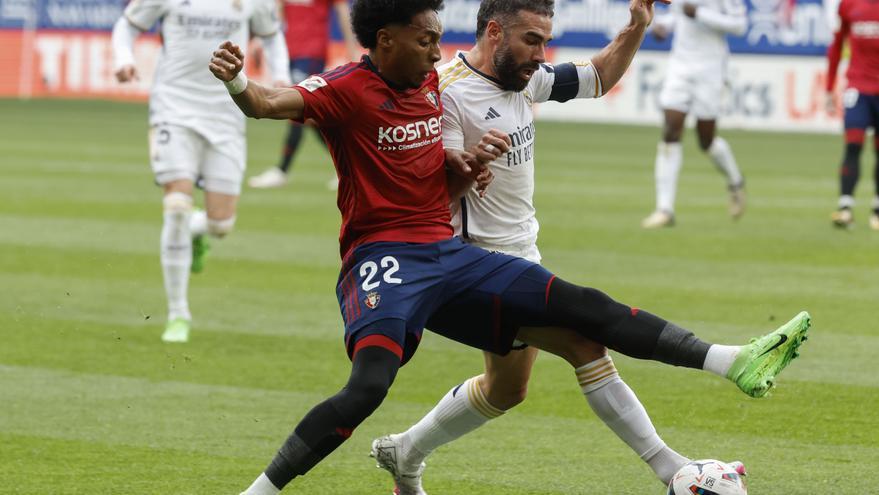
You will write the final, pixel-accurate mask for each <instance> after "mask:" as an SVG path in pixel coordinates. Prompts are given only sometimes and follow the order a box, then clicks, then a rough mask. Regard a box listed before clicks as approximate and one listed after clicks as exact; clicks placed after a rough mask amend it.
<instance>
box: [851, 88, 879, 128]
mask: <svg viewBox="0 0 879 495" xmlns="http://www.w3.org/2000/svg"><path fill="white" fill-rule="evenodd" d="M843 103H844V105H845V118H844V121H845V128H846V129H866V128H868V127H872V128H873V129H879V95H867V94H863V93H858V92H857V90H855V89H847V90H846V92H845V94H844V95H843Z"/></svg>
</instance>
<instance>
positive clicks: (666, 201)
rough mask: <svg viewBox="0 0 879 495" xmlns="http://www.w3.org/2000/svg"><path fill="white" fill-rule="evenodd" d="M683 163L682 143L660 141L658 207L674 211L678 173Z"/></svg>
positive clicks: (657, 162)
mask: <svg viewBox="0 0 879 495" xmlns="http://www.w3.org/2000/svg"><path fill="white" fill-rule="evenodd" d="M682 163H683V148H682V147H681V143H666V142H660V143H659V145H658V146H657V147H656V170H655V173H656V209H657V210H662V211H666V212H668V213H674V211H675V195H676V193H677V190H678V175H679V174H680V173H681V165H682Z"/></svg>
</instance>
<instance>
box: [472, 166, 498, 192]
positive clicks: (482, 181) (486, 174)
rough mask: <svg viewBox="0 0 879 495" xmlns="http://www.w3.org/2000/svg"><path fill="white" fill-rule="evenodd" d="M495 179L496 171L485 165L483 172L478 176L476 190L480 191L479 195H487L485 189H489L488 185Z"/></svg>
mask: <svg viewBox="0 0 879 495" xmlns="http://www.w3.org/2000/svg"><path fill="white" fill-rule="evenodd" d="M493 180H494V172H492V171H491V169H490V168H488V167H484V168H483V169H482V172H479V174H478V175H477V176H476V191H477V192H479V197H480V198H484V197H485V190H486V189H488V185H489V184H491V181H493Z"/></svg>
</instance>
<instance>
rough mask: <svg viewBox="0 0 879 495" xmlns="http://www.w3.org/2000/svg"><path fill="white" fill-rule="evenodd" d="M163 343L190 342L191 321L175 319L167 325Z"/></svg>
mask: <svg viewBox="0 0 879 495" xmlns="http://www.w3.org/2000/svg"><path fill="white" fill-rule="evenodd" d="M162 341H163V342H181V343H182V342H189V320H187V319H186V318H174V319H173V320H171V321H169V322H168V324H167V325H165V333H163V334H162Z"/></svg>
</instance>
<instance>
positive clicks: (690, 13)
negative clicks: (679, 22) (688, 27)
mask: <svg viewBox="0 0 879 495" xmlns="http://www.w3.org/2000/svg"><path fill="white" fill-rule="evenodd" d="M697 10H699V7H697V6H696V4H692V3H685V4H684V15H685V16H687V17H689V18H690V19H695V18H696V11H697Z"/></svg>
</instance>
